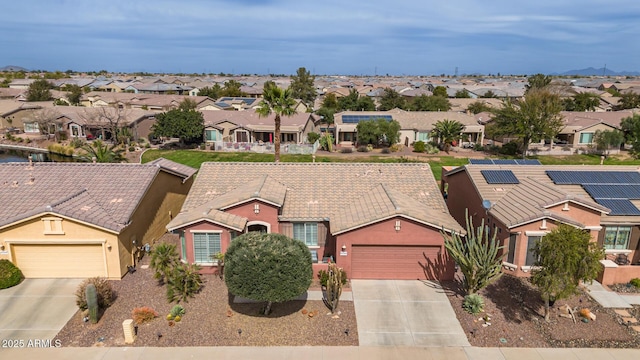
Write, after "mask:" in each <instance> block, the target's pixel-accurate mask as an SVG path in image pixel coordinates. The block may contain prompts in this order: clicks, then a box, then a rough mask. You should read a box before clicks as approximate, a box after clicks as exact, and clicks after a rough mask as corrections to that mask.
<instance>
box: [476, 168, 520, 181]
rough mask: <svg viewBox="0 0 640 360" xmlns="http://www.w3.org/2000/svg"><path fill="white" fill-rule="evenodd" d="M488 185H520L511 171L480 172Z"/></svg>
mask: <svg viewBox="0 0 640 360" xmlns="http://www.w3.org/2000/svg"><path fill="white" fill-rule="evenodd" d="M480 173H481V174H482V176H484V179H485V180H486V181H487V184H519V183H520V181H518V178H517V177H516V176H515V175H514V174H513V171H511V170H480Z"/></svg>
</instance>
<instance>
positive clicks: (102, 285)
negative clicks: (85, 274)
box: [76, 277, 113, 310]
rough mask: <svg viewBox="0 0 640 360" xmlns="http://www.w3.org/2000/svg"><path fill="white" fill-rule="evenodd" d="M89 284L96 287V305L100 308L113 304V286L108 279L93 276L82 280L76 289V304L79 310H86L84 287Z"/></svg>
mask: <svg viewBox="0 0 640 360" xmlns="http://www.w3.org/2000/svg"><path fill="white" fill-rule="evenodd" d="M89 284H93V285H94V286H95V287H96V292H97V294H98V307H99V308H100V309H106V308H107V307H109V306H110V305H111V304H113V288H112V287H111V283H110V282H109V280H107V279H105V278H101V277H93V278H89V279H86V280H85V281H83V282H82V283H81V284H80V285H79V286H78V289H77V290H76V304H77V305H78V308H80V310H87V297H86V294H85V289H86V287H87V285H89Z"/></svg>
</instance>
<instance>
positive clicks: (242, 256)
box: [224, 232, 313, 314]
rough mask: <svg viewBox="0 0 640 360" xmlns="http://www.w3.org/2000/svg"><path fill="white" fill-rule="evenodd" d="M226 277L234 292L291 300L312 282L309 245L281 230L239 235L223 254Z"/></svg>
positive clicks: (262, 298) (268, 307)
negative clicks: (286, 234) (269, 232)
mask: <svg viewBox="0 0 640 360" xmlns="http://www.w3.org/2000/svg"><path fill="white" fill-rule="evenodd" d="M224 263H225V269H224V280H225V283H226V284H227V288H228V289H229V292H230V293H231V294H234V295H236V296H242V297H244V298H248V299H251V300H256V301H265V302H267V305H266V307H265V309H264V314H268V313H269V311H270V310H271V304H272V303H274V302H282V301H288V300H292V299H294V298H296V297H297V296H299V295H301V294H303V293H304V292H305V291H306V290H307V289H308V288H309V285H311V279H312V277H313V270H312V268H311V263H312V262H311V253H310V252H309V248H308V247H307V246H306V245H305V244H304V243H303V242H302V241H299V240H295V239H291V238H289V237H287V236H285V235H282V234H274V233H271V234H264V233H258V232H250V233H247V234H244V235H242V236H239V237H237V238H236V239H234V240H233V242H232V243H231V246H230V247H229V249H228V250H227V252H226V254H225V257H224Z"/></svg>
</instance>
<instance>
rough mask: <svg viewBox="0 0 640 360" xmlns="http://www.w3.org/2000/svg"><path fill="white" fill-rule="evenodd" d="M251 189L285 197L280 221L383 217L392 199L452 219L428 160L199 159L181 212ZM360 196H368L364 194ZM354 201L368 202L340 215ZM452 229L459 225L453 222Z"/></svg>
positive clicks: (407, 210)
mask: <svg viewBox="0 0 640 360" xmlns="http://www.w3.org/2000/svg"><path fill="white" fill-rule="evenodd" d="M267 175H268V176H267ZM262 182H264V185H260V184H261V183H262ZM381 184H382V185H384V188H385V189H386V190H387V191H386V192H385V193H386V194H388V195H387V198H386V200H384V197H383V198H382V199H383V200H382V201H376V200H374V199H373V198H372V196H374V195H372V191H374V190H375V189H377V190H375V191H377V193H378V194H380V191H381V190H380V189H381ZM256 189H260V192H259V193H258V194H259V196H267V195H266V194H267V193H270V194H269V196H270V198H268V199H271V200H270V201H272V202H275V203H279V202H280V201H282V199H284V201H283V203H282V208H281V214H280V220H281V221H323V220H326V219H328V220H330V221H331V224H332V225H331V226H332V227H333V224H334V222H335V223H336V224H341V225H339V226H340V228H341V229H343V228H346V227H352V226H355V225H357V223H359V222H362V221H365V220H367V221H370V220H371V219H372V217H375V216H378V218H379V219H382V218H383V217H384V216H387V215H388V214H389V211H390V210H389V203H390V202H394V201H396V202H397V203H400V204H402V205H401V209H403V210H402V211H401V214H402V215H405V216H406V217H413V218H415V219H419V220H422V221H424V222H428V223H429V224H432V225H434V226H436V227H438V228H439V227H442V226H445V227H447V228H453V227H454V226H455V225H456V223H455V221H454V220H453V218H452V217H451V216H450V215H449V213H448V211H447V208H446V205H445V203H444V199H443V198H442V196H441V195H440V191H439V189H438V186H437V184H436V181H435V179H434V177H433V173H432V172H431V169H430V167H429V165H427V164H362V163H349V164H339V163H278V164H276V163H204V164H202V166H201V168H200V170H199V173H198V176H197V178H196V180H195V182H194V184H193V186H192V188H191V191H190V192H189V195H188V196H187V199H186V201H185V203H184V205H183V208H182V212H181V214H182V213H190V212H195V213H200V214H201V213H202V211H201V209H200V206H203V205H206V206H210V207H212V208H216V207H218V206H220V205H219V204H218V202H219V201H220V200H219V199H220V198H222V199H223V200H225V197H227V196H228V197H229V198H230V199H229V200H225V201H223V203H224V204H226V203H231V202H232V200H231V199H233V201H236V200H238V199H242V198H243V197H244V198H247V197H249V196H253V197H255V191H256ZM225 194H227V195H225ZM240 195H242V196H240ZM365 197H366V199H368V200H363V198H365ZM273 198H275V199H276V200H274V199H273ZM359 201H368V203H367V204H368V205H367V206H369V205H371V207H370V208H367V209H362V211H363V212H362V213H358V214H354V215H353V216H354V217H353V220H352V221H345V220H344V219H341V217H342V216H344V215H345V209H352V208H353V206H355V204H358V202H359ZM394 211H395V210H394ZM185 219H192V217H190V216H188V217H186V218H185ZM172 224H173V222H172ZM454 230H456V231H460V230H462V228H461V227H459V225H458V228H457V229H454ZM332 231H334V229H333V228H332Z"/></svg>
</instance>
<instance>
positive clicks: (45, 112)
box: [33, 107, 62, 141]
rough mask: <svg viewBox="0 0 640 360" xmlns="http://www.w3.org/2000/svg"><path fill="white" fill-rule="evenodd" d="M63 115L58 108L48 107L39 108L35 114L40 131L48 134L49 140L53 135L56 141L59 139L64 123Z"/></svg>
mask: <svg viewBox="0 0 640 360" xmlns="http://www.w3.org/2000/svg"><path fill="white" fill-rule="evenodd" d="M61 116H62V115H61V114H60V112H58V110H56V109H55V108H48V107H45V108H42V109H40V110H37V111H36V112H35V113H34V115H33V117H34V119H35V120H36V122H37V123H38V129H39V130H40V133H41V134H42V135H46V136H47V140H48V139H49V138H50V136H51V135H53V136H54V138H55V140H56V141H57V140H58V131H59V129H60V127H61V125H62V121H60V117H61Z"/></svg>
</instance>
